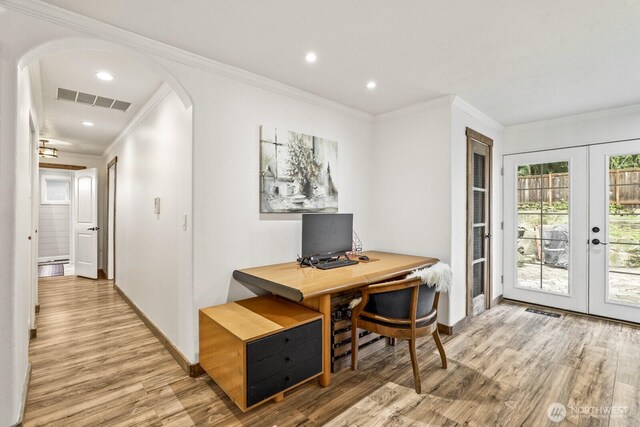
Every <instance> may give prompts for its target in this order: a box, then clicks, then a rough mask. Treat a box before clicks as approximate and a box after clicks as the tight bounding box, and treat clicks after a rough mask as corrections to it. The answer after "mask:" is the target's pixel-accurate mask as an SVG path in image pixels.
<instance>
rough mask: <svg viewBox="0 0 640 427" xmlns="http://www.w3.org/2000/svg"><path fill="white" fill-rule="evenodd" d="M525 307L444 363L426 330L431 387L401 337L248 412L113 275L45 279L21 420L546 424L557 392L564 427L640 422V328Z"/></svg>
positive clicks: (474, 329)
mask: <svg viewBox="0 0 640 427" xmlns="http://www.w3.org/2000/svg"><path fill="white" fill-rule="evenodd" d="M524 310H525V307H524V306H521V305H515V304H509V303H505V304H501V305H499V306H498V307H496V308H494V309H492V310H490V311H488V312H486V313H484V314H482V315H481V316H479V317H478V318H476V319H475V320H474V321H473V322H472V323H471V324H470V325H469V326H467V327H466V328H465V329H464V330H463V331H462V332H461V333H460V334H458V335H457V336H455V337H454V338H449V337H443V338H444V340H443V341H445V343H444V346H445V349H446V351H447V356H448V360H449V369H447V370H443V369H441V368H440V362H439V356H438V353H437V351H436V349H435V345H434V343H433V340H432V339H430V337H427V338H425V339H424V340H422V341H421V342H420V343H419V347H418V357H419V360H420V369H421V377H422V389H423V394H422V395H417V394H416V393H415V391H414V390H413V377H412V372H411V366H410V362H409V354H408V351H407V347H406V345H404V344H402V343H401V344H399V345H398V346H396V347H386V348H384V349H382V350H381V351H380V352H378V353H376V354H374V355H372V356H370V357H368V358H366V359H364V360H362V362H361V363H360V364H359V370H358V371H357V372H353V371H351V370H345V371H342V372H340V373H338V374H335V375H334V376H333V377H332V381H333V383H332V385H331V387H328V388H325V389H323V388H320V386H319V385H318V384H317V382H315V381H313V382H311V383H308V384H305V385H303V386H302V387H300V388H298V389H296V390H294V391H292V392H290V393H288V394H287V396H286V398H285V400H284V401H283V402H281V403H271V402H270V403H267V404H265V405H264V406H261V407H260V408H258V409H257V410H254V411H251V412H249V413H246V414H243V413H242V412H240V411H239V410H238V409H237V408H236V407H235V405H234V404H233V403H232V402H231V401H230V400H229V399H228V398H227V397H226V396H225V395H224V393H223V392H222V391H221V390H220V389H219V388H218V387H217V386H216V385H215V383H213V382H212V381H211V380H210V379H209V378H208V377H207V376H206V375H204V376H201V377H199V378H189V377H187V376H186V375H185V374H184V371H183V370H182V369H181V368H180V366H178V364H177V363H176V362H175V361H174V360H173V358H172V357H171V356H170V355H169V353H168V352H167V351H166V350H165V349H164V347H163V346H162V345H161V344H160V343H159V342H158V341H157V339H156V338H155V337H154V336H153V334H152V333H151V332H150V331H149V330H148V329H147V328H146V327H145V326H144V324H143V323H142V322H141V321H140V320H139V319H138V317H137V316H136V315H135V314H134V312H133V311H132V310H131V309H130V308H129V307H128V306H127V304H126V303H125V302H124V301H123V300H122V299H121V298H120V296H119V295H118V294H117V293H116V292H115V290H114V288H113V285H112V284H111V282H109V281H106V280H97V281H93V280H87V279H79V278H75V277H54V278H46V279H41V281H40V314H39V318H38V337H37V338H36V339H35V340H33V341H32V343H31V349H30V359H31V362H32V364H33V365H32V376H31V385H30V388H29V394H28V402H27V408H26V414H25V421H24V424H25V425H26V426H32V425H60V426H85V425H87V426H112V425H113V426H115V425H118V426H129V425H140V426H165V425H166V426H190V425H203V426H204V425H211V426H218V425H219V426H235V425H251V426H274V425H278V426H319V425H331V426H369V425H380V426H382V425H389V426H425V425H459V424H469V425H478V426H484V425H505V426H519V425H531V426H538V425H558V424H554V423H552V422H551V421H550V419H549V418H548V416H547V410H548V408H549V405H550V404H552V403H554V402H559V403H562V404H563V405H565V407H566V411H567V417H566V420H565V421H564V423H563V424H567V425H569V424H570V425H602V426H604V425H610V426H638V425H640V329H637V328H634V327H632V326H627V325H623V324H618V323H612V322H607V321H604V320H597V319H591V318H587V317H583V316H577V315H572V314H564V313H563V315H562V317H561V318H552V317H548V316H543V315H539V314H534V313H527V312H525V311H524ZM612 407H613V411H614V413H613V414H611V412H610V411H611V410H612V409H611V408H612ZM572 408H575V410H574V409H572Z"/></svg>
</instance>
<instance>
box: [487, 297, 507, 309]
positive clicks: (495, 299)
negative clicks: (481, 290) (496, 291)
mask: <svg viewBox="0 0 640 427" xmlns="http://www.w3.org/2000/svg"><path fill="white" fill-rule="evenodd" d="M502 301H504V298H503V297H502V295H498V296H497V297H495V298H494V299H493V301H491V307H490V308H493V307H495V306H496V305H498V304H501V303H502Z"/></svg>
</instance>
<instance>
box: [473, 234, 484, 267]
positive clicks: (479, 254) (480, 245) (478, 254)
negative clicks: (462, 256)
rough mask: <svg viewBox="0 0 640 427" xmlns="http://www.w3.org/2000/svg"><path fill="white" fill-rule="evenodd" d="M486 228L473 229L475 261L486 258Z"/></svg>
mask: <svg viewBox="0 0 640 427" xmlns="http://www.w3.org/2000/svg"><path fill="white" fill-rule="evenodd" d="M484 234H485V232H484V227H475V228H474V229H473V259H474V260H476V259H478V258H484Z"/></svg>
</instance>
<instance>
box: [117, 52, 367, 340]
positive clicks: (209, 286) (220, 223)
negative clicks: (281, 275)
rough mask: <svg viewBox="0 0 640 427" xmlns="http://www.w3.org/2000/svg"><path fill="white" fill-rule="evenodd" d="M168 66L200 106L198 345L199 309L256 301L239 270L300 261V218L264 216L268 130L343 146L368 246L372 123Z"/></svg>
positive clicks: (343, 177) (357, 223) (343, 204)
mask: <svg viewBox="0 0 640 427" xmlns="http://www.w3.org/2000/svg"><path fill="white" fill-rule="evenodd" d="M166 66H167V67H169V68H170V70H171V71H172V72H173V73H174V75H175V76H176V77H177V78H178V79H179V80H180V81H181V82H182V83H183V84H184V86H185V89H186V90H187V92H188V93H189V94H190V95H191V96H192V99H193V104H194V117H193V121H194V153H193V159H194V160H193V168H194V174H193V182H194V193H193V194H194V218H193V220H194V260H193V261H194V271H193V274H194V305H195V306H194V308H195V310H194V316H193V317H192V322H193V324H194V326H193V330H194V336H193V342H194V343H197V316H195V313H197V309H199V308H201V307H206V306H210V305H215V304H220V303H224V302H226V301H227V300H232V299H238V298H243V297H246V296H248V295H251V294H250V293H249V292H248V291H247V290H246V289H244V287H242V286H241V285H239V284H238V283H235V282H234V281H233V280H232V277H231V276H232V273H233V270H234V269H237V268H243V267H250V266H256V265H264V264H272V263H277V262H285V261H292V260H294V259H295V258H296V255H297V254H299V253H300V242H301V240H300V236H301V222H300V215H291V214H290V215H277V214H276V215H274V214H263V215H261V214H260V213H259V212H260V209H259V200H260V198H259V174H258V171H259V169H260V166H259V161H260V156H259V152H260V151H259V150H260V145H259V130H260V125H261V124H266V125H273V126H276V127H278V128H286V129H290V130H295V131H299V132H303V133H307V134H311V135H316V136H321V137H323V138H328V139H331V140H335V141H338V161H339V182H338V183H337V185H338V190H339V206H340V208H339V209H340V211H341V212H353V213H354V228H355V229H356V230H357V231H358V233H359V235H360V237H361V238H362V239H363V241H365V242H366V241H367V239H368V238H369V236H370V235H371V234H370V229H369V226H368V223H367V222H366V218H368V217H369V216H370V210H369V206H368V196H369V193H368V190H367V189H368V185H367V182H368V180H369V176H370V171H371V167H370V160H369V159H370V144H371V142H372V128H371V123H370V122H369V121H363V120H359V119H356V118H352V117H349V116H346V115H344V114H341V113H338V112H335V111H331V110H328V109H326V108H322V107H318V106H315V105H312V104H310V103H308V102H302V101H298V100H294V99H291V98H290V97H287V96H284V95H280V94H276V93H274V92H272V91H268V90H264V89H259V88H256V87H253V86H249V85H247V84H243V83H239V82H237V81H234V80H231V79H228V78H223V77H219V76H216V75H213V74H211V73H207V72H205V71H200V70H196V69H194V68H190V67H185V66H179V65H178V64H166ZM118 268H119V267H118V266H116V269H118ZM196 350H197V349H196Z"/></svg>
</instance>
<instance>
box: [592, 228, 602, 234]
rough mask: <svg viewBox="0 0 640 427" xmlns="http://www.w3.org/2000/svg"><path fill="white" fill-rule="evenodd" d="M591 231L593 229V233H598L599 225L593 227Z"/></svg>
mask: <svg viewBox="0 0 640 427" xmlns="http://www.w3.org/2000/svg"><path fill="white" fill-rule="evenodd" d="M591 231H593V232H594V233H598V232H599V231H600V227H593V228H592V229H591Z"/></svg>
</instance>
